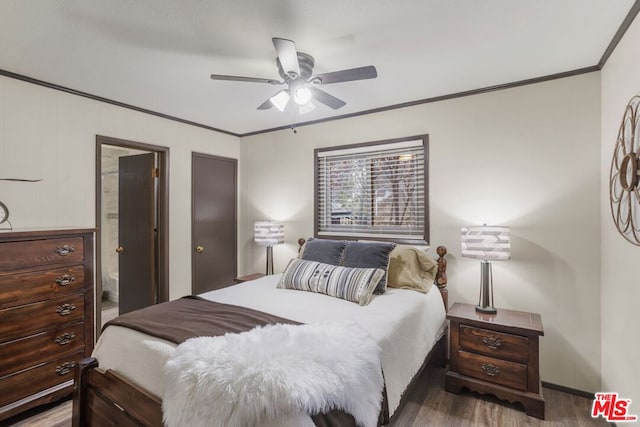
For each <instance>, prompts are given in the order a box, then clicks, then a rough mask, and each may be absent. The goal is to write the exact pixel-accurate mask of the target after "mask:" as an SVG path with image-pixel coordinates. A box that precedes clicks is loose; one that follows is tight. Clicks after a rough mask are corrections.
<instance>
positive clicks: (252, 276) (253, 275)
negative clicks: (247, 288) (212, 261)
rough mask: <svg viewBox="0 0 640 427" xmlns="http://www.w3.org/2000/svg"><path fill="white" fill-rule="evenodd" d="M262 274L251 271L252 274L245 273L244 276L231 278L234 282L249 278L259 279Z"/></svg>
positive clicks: (248, 279)
mask: <svg viewBox="0 0 640 427" xmlns="http://www.w3.org/2000/svg"><path fill="white" fill-rule="evenodd" d="M264 276H265V275H264V273H253V274H247V275H246V276H240V277H236V278H235V279H233V280H234V281H235V282H236V283H244V282H248V281H250V280H256V279H259V278H261V277H264Z"/></svg>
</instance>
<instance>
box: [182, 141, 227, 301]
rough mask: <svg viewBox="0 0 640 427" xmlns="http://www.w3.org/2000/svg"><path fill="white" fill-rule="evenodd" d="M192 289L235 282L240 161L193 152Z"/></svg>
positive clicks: (221, 285)
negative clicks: (238, 169)
mask: <svg viewBox="0 0 640 427" xmlns="http://www.w3.org/2000/svg"><path fill="white" fill-rule="evenodd" d="M191 168H192V169H191V191H192V195H191V196H192V197H191V200H192V207H191V210H192V219H191V233H192V236H191V242H192V246H193V252H192V255H191V259H192V262H191V263H192V273H191V276H192V285H191V288H192V292H193V293H194V294H199V293H202V292H207V291H211V290H214V289H220V288H224V287H226V286H229V285H233V284H234V279H235V277H236V273H237V254H238V250H237V229H238V227H237V224H238V215H237V204H238V195H237V168H238V161H237V160H236V159H230V158H226V157H219V156H212V155H210V154H201V153H192V155H191Z"/></svg>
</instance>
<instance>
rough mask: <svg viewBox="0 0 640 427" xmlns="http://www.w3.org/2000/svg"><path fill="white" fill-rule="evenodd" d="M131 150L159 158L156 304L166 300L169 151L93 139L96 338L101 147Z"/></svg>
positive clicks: (98, 322)
mask: <svg viewBox="0 0 640 427" xmlns="http://www.w3.org/2000/svg"><path fill="white" fill-rule="evenodd" d="M103 145H110V146H113V147H122V148H132V149H137V150H144V151H148V152H152V153H156V155H157V156H158V175H159V177H158V194H157V196H158V200H157V204H158V224H157V225H158V262H157V268H158V289H157V299H158V301H157V302H156V303H160V302H165V301H168V300H169V147H164V146H161V145H154V144H147V143H143V142H136V141H129V140H126V139H119V138H112V137H109V136H104V135H96V193H95V194H96V212H95V214H96V219H95V220H96V229H97V231H96V240H95V245H96V246H95V247H96V257H95V258H96V262H95V271H96V286H95V295H94V297H95V301H96V303H95V304H96V315H95V321H96V324H95V332H96V333H95V337H96V339H97V338H98V336H99V335H100V330H101V320H102V319H101V310H100V308H101V297H102V256H101V255H102V254H101V250H102V238H101V233H102V175H101V173H102V146H103Z"/></svg>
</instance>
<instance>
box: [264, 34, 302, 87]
mask: <svg viewBox="0 0 640 427" xmlns="http://www.w3.org/2000/svg"><path fill="white" fill-rule="evenodd" d="M271 41H273V47H275V48H276V53H277V54H278V60H279V61H280V65H281V66H282V69H283V70H284V72H285V73H287V74H288V75H289V76H291V77H292V78H295V77H297V76H299V75H300V65H299V64H298V52H297V51H296V44H295V43H294V42H293V41H291V40H288V39H280V38H277V37H274V38H272V39H271Z"/></svg>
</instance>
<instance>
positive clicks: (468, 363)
mask: <svg viewBox="0 0 640 427" xmlns="http://www.w3.org/2000/svg"><path fill="white" fill-rule="evenodd" d="M458 358H459V361H460V363H459V366H458V368H459V369H458V370H459V371H460V373H461V374H463V375H467V376H469V377H474V378H478V379H481V380H484V381H489V382H492V383H496V384H501V385H504V386H506V387H511V388H515V389H518V390H523V391H526V390H527V366H526V365H523V364H521V363H514V362H509V361H506V360H501V359H496V358H494V357H488V356H481V355H479V354H473V353H468V352H466V351H459V352H458Z"/></svg>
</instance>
